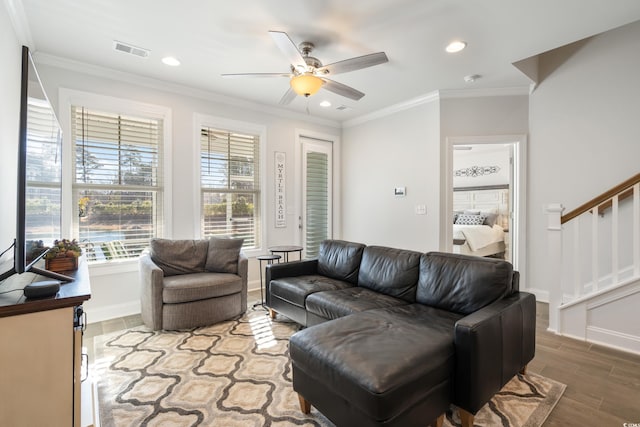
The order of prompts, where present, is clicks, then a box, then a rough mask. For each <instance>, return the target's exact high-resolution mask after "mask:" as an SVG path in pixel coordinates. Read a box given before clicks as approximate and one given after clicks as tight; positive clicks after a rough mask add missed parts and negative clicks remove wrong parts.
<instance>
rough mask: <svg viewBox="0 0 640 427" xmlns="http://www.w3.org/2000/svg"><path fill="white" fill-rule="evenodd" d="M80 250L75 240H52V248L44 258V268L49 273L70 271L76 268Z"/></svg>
mask: <svg viewBox="0 0 640 427" xmlns="http://www.w3.org/2000/svg"><path fill="white" fill-rule="evenodd" d="M81 254H82V249H81V248H80V246H79V245H78V242H77V240H76V239H73V240H69V239H62V240H54V241H53V246H52V247H51V248H49V252H47V254H46V255H45V256H44V259H45V268H46V269H47V270H50V271H70V270H76V269H77V268H78V257H79V256H80V255H81Z"/></svg>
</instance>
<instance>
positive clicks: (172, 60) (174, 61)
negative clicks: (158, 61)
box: [162, 56, 180, 67]
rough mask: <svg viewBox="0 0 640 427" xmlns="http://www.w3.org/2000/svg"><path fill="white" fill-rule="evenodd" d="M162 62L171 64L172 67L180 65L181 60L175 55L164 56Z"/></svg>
mask: <svg viewBox="0 0 640 427" xmlns="http://www.w3.org/2000/svg"><path fill="white" fill-rule="evenodd" d="M162 63H163V64H165V65H170V66H172V67H177V66H178V65H180V61H178V60H177V59H176V58H174V57H173V56H165V57H164V58H162Z"/></svg>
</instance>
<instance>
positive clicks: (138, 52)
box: [113, 40, 151, 58]
mask: <svg viewBox="0 0 640 427" xmlns="http://www.w3.org/2000/svg"><path fill="white" fill-rule="evenodd" d="M113 48H114V49H115V50H117V51H119V52H124V53H128V54H130V55H135V56H139V57H140V58H148V57H149V53H151V51H150V50H149V49H145V48H142V47H137V46H133V45H131V44H127V43H123V42H119V41H117V40H114V41H113Z"/></svg>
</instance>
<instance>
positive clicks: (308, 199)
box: [298, 135, 334, 259]
mask: <svg viewBox="0 0 640 427" xmlns="http://www.w3.org/2000/svg"><path fill="white" fill-rule="evenodd" d="M299 142H300V143H299V147H300V150H299V152H300V156H299V159H300V160H299V161H300V172H301V173H300V180H299V182H300V193H299V194H300V201H301V203H300V208H299V215H298V231H299V241H300V244H301V246H302V247H303V250H304V257H305V258H306V259H311V258H317V256H318V252H319V248H320V242H322V241H323V240H325V239H331V238H333V222H334V221H333V220H334V218H333V209H334V206H333V199H334V194H333V188H334V182H333V177H334V173H333V168H334V166H333V143H332V142H331V141H328V140H324V139H318V138H312V137H308V136H302V135H301V136H299Z"/></svg>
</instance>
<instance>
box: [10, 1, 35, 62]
mask: <svg viewBox="0 0 640 427" xmlns="http://www.w3.org/2000/svg"><path fill="white" fill-rule="evenodd" d="M4 6H5V8H6V9H7V12H8V14H9V19H10V20H11V24H12V25H13V30H14V31H15V32H16V36H17V37H18V40H19V41H20V43H22V44H23V45H24V46H27V47H29V49H30V50H32V51H35V50H36V46H35V44H34V43H33V37H31V29H30V28H29V21H27V15H26V13H24V7H22V2H21V1H20V0H4Z"/></svg>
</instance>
